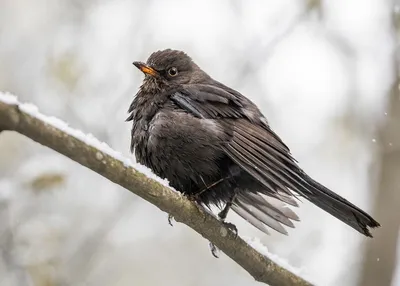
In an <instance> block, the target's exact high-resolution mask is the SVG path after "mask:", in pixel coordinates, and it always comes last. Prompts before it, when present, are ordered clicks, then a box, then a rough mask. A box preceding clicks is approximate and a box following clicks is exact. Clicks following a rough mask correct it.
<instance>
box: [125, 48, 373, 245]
mask: <svg viewBox="0 0 400 286" xmlns="http://www.w3.org/2000/svg"><path fill="white" fill-rule="evenodd" d="M133 65H135V66H136V67H137V68H138V69H139V70H140V71H141V72H143V74H144V79H143V82H142V84H141V86H140V88H139V90H138V92H137V93H136V95H135V96H134V98H133V101H132V103H131V105H130V106H129V109H128V114H129V115H128V118H127V119H126V121H132V129H131V144H130V148H131V152H133V153H134V155H135V157H136V160H137V162H139V163H140V164H143V165H145V166H147V167H148V168H150V169H151V170H152V171H153V172H154V173H155V174H156V175H158V176H159V177H161V178H165V179H167V180H168V181H169V184H170V186H172V187H173V188H174V189H176V190H177V191H179V192H181V193H182V194H183V195H185V196H187V197H188V198H189V199H191V200H193V201H195V202H196V203H198V204H199V205H202V206H205V207H208V208H211V207H212V206H216V207H218V208H219V209H220V210H221V211H220V212H219V213H218V218H219V219H220V220H221V222H222V223H225V224H226V225H227V226H228V227H229V228H230V229H231V230H232V231H234V232H236V234H237V228H236V226H235V225H233V224H232V223H229V222H226V218H227V214H228V212H229V211H230V210H233V211H234V212H235V213H237V214H238V215H239V216H241V217H242V218H243V219H245V220H246V221H247V222H249V223H250V224H252V225H253V226H254V227H256V228H257V229H259V230H261V231H262V232H264V233H266V234H269V233H270V230H271V229H273V230H275V231H277V232H279V233H282V234H285V235H287V234H288V232H287V229H286V228H287V227H289V228H294V227H295V225H294V222H296V221H299V220H300V219H299V217H298V215H297V214H296V213H295V212H294V211H293V210H292V208H293V207H298V206H299V204H298V203H299V202H301V199H302V198H304V199H306V200H308V201H310V202H311V203H313V204H314V205H316V206H317V207H319V208H321V209H322V210H324V211H326V212H328V213H329V214H331V215H332V216H334V217H335V218H337V219H339V220H340V221H342V222H343V223H345V224H347V225H348V226H350V227H351V228H353V229H354V230H356V231H358V232H359V233H361V234H363V235H364V236H367V237H372V234H371V231H370V230H371V229H373V228H377V227H379V226H380V224H379V223H378V222H377V221H376V220H375V219H374V218H372V217H371V216H370V215H369V214H368V213H367V212H365V211H363V210H362V209H360V208H359V207H357V206H356V205H354V204H353V203H351V202H350V201H348V200H346V199H345V198H343V197H341V196H340V195H338V194H336V193H335V192H333V191H331V190H330V189H329V188H327V187H325V186H324V185H322V184H320V183H319V182H317V181H316V180H314V179H313V178H311V177H310V176H309V175H308V174H307V173H306V172H305V171H303V170H302V169H301V168H300V165H299V162H298V161H297V160H296V159H295V158H294V156H293V155H292V153H291V151H290V150H289V148H288V146H287V145H286V144H285V143H284V142H283V140H282V139H281V138H280V137H279V136H278V135H277V134H276V133H275V132H274V131H273V129H272V128H271V126H270V124H269V122H268V120H267V119H266V117H265V116H264V115H263V114H262V112H261V111H260V109H259V108H258V107H257V106H256V105H255V104H254V103H253V102H252V101H251V100H250V99H249V98H247V97H245V96H244V95H242V94H241V93H240V92H238V91H236V90H234V89H232V88H230V87H228V86H226V85H224V84H223V83H221V82H219V81H217V80H215V79H213V78H212V77H211V76H210V75H208V74H207V73H206V72H205V71H203V70H202V69H201V68H200V67H199V66H198V65H197V64H196V63H195V62H194V61H193V60H192V58H191V57H190V56H189V55H187V54H186V53H185V52H183V51H179V50H173V49H165V50H159V51H156V52H153V53H152V54H151V55H150V56H149V57H148V59H147V61H146V62H140V61H135V62H133Z"/></svg>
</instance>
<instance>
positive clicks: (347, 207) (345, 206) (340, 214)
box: [302, 173, 380, 237]
mask: <svg viewBox="0 0 400 286" xmlns="http://www.w3.org/2000/svg"><path fill="white" fill-rule="evenodd" d="M302 177H303V179H304V180H305V181H306V182H307V183H308V184H309V186H310V188H308V191H309V192H308V194H307V195H304V194H302V195H303V196H304V197H305V198H306V199H307V200H309V201H310V202H312V203H313V204H315V205H317V206H318V207H320V208H321V209H323V210H324V211H326V212H328V213H330V214H331V215H333V216H334V217H336V218H337V219H339V220H341V221H342V222H344V223H346V224H347V225H349V226H351V227H352V228H354V229H355V230H357V231H359V232H360V233H362V234H364V235H365V236H369V237H372V235H371V232H370V230H369V228H376V227H379V226H380V224H379V223H378V222H377V221H376V220H374V219H373V218H372V217H371V216H370V215H369V214H367V213H366V212H364V211H363V210H362V209H360V208H358V207H357V206H355V205H354V204H352V203H351V202H349V201H347V200H346V199H344V198H343V197H341V196H339V195H338V194H335V193H334V192H332V191H331V190H329V189H328V188H326V187H324V186H323V185H321V184H320V183H318V182H317V181H315V180H313V179H312V178H311V177H309V176H308V175H306V174H304V173H303V174H302Z"/></svg>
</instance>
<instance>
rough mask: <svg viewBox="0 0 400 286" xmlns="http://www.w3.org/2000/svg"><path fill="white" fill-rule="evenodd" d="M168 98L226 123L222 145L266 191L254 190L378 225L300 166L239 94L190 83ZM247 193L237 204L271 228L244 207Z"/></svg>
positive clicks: (361, 227)
mask: <svg viewBox="0 0 400 286" xmlns="http://www.w3.org/2000/svg"><path fill="white" fill-rule="evenodd" d="M171 100H172V101H174V102H175V104H176V105H177V106H179V107H180V108H182V109H184V110H186V112H189V113H191V114H192V115H193V116H196V117H199V118H208V119H216V120H218V123H219V124H221V125H223V126H224V125H225V126H224V127H225V128H224V129H226V130H228V132H229V140H227V141H226V142H225V143H224V145H222V146H221V148H222V149H223V150H224V152H225V153H226V154H227V156H229V157H230V158H231V159H232V160H233V161H234V162H235V163H236V164H238V165H239V166H240V167H241V168H242V169H244V170H245V171H246V172H247V173H249V174H250V175H251V176H253V177H254V178H255V179H256V180H258V181H259V182H260V183H261V184H262V185H264V186H265V189H263V190H257V191H259V192H261V193H263V194H265V195H268V196H272V197H275V198H277V199H279V200H281V201H283V202H286V203H289V204H292V205H296V202H295V200H293V197H297V195H296V194H298V195H300V196H302V197H304V198H306V199H307V200H309V201H311V202H312V203H314V204H315V205H317V206H318V207H320V208H322V209H323V210H325V211H326V212H328V213H330V214H331V215H333V216H335V217H336V218H338V219H339V220H341V221H343V222H344V223H346V224H348V225H349V226H351V227H353V228H354V229H356V230H357V231H359V232H361V233H362V234H364V235H366V236H371V233H370V232H369V229H368V227H372V228H374V227H377V226H379V223H378V222H376V221H375V220H374V219H373V218H372V217H371V216H370V215H368V214H367V213H366V212H364V211H363V210H361V209H360V208H358V207H357V206H355V205H354V204H352V203H351V202H349V201H347V200H346V199H344V198H342V197H341V196H339V195H337V194H336V193H334V192H332V191H331V190H329V189H328V188H326V187H324V186H323V185H321V184H319V183H318V182H316V181H315V180H313V179H312V178H310V177H309V176H308V175H307V174H306V173H305V172H304V171H303V170H301V169H300V168H299V166H298V165H297V162H296V160H295V159H294V158H293V157H292V155H291V153H290V150H289V148H288V147H287V146H286V145H285V144H284V143H283V141H282V140H281V139H280V138H279V137H278V135H277V134H275V133H274V132H273V131H272V129H271V128H270V126H269V125H268V123H267V121H266V119H265V118H264V117H263V115H262V114H261V112H260V111H259V110H258V109H257V107H256V106H255V105H254V104H253V103H252V102H251V101H249V100H248V99H246V98H245V97H244V96H243V95H241V94H240V93H238V92H236V91H234V90H232V89H229V88H228V87H225V86H223V85H222V84H220V83H216V84H215V83H214V84H210V85H201V84H194V85H193V84H191V85H190V87H185V88H183V89H182V90H181V91H178V92H175V93H174V94H173V95H172V96H171ZM250 191H251V190H250ZM249 194H250V193H249ZM249 194H246V196H247V197H246V198H247V201H246V198H245V199H244V200H243V199H240V198H238V202H239V204H237V206H238V207H240V209H241V211H242V212H245V213H247V214H248V216H247V217H251V220H254V218H256V219H258V220H259V221H262V222H263V223H264V224H267V225H270V226H271V223H269V222H268V221H266V220H265V219H263V218H261V217H260V216H258V215H256V214H255V213H254V212H252V211H251V209H249V208H248V207H246V204H248V203H249V200H250V197H249ZM259 210H261V209H259ZM264 213H265V212H264ZM275 220H277V219H276V218H275ZM278 221H279V220H278ZM253 225H255V224H254V223H253Z"/></svg>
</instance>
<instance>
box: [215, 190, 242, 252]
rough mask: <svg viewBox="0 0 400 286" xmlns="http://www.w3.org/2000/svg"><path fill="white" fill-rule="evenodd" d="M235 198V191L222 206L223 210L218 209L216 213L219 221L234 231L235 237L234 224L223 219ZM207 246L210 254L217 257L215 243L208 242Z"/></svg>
mask: <svg viewBox="0 0 400 286" xmlns="http://www.w3.org/2000/svg"><path fill="white" fill-rule="evenodd" d="M235 198H236V193H235V194H234V195H233V196H232V197H231V199H230V200H229V201H228V202H227V203H226V204H225V207H224V208H223V210H222V211H220V212H219V213H218V218H219V219H220V221H221V222H222V223H223V224H224V226H226V228H228V229H230V230H231V231H232V232H233V233H234V235H235V238H236V237H237V235H238V230H237V227H236V225H234V224H233V223H230V222H226V221H225V219H226V217H227V216H228V212H229V210H230V209H231V207H232V204H233V201H234V200H235ZM209 246H210V250H211V254H212V255H213V256H214V257H215V258H219V257H218V255H217V253H218V251H219V249H218V247H216V246H215V244H213V243H212V242H210V245H209Z"/></svg>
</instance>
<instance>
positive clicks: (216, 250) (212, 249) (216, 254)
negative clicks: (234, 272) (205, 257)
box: [209, 242, 219, 258]
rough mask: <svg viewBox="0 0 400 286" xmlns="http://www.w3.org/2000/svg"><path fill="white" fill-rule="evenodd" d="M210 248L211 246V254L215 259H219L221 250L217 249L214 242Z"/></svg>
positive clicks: (210, 244)
mask: <svg viewBox="0 0 400 286" xmlns="http://www.w3.org/2000/svg"><path fill="white" fill-rule="evenodd" d="M209 246H210V250H211V254H212V255H213V256H214V257H215V258H219V256H218V252H219V248H218V247H216V246H215V244H214V243H212V242H210V243H209Z"/></svg>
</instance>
